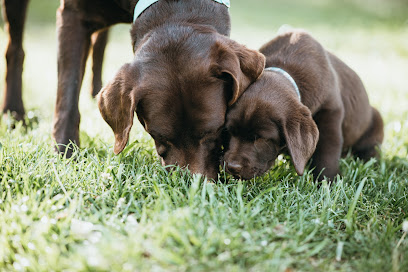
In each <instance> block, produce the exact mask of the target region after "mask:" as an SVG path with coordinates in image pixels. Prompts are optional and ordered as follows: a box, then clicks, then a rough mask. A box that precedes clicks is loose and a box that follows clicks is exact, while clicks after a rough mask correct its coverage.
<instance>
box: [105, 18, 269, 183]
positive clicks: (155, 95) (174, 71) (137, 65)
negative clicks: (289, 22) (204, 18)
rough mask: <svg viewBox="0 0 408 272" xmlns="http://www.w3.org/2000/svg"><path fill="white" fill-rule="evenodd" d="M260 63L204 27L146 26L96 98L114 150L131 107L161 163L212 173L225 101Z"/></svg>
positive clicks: (125, 131)
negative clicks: (129, 57)
mask: <svg viewBox="0 0 408 272" xmlns="http://www.w3.org/2000/svg"><path fill="white" fill-rule="evenodd" d="M264 62H265V59H264V56H263V55H262V54H260V53H258V52H257V51H253V50H249V49H247V48H246V47H244V46H242V45H240V44H238V43H236V42H234V41H232V40H230V39H229V38H227V37H225V36H222V35H220V34H217V33H215V32H214V31H211V30H209V29H205V28H203V29H197V28H193V27H191V26H185V27H183V26H167V27H165V28H162V29H159V30H157V31H155V32H154V33H150V34H149V36H148V37H147V38H146V39H145V40H144V41H143V42H142V43H141V44H140V45H139V47H138V48H136V50H135V59H134V61H133V62H132V63H129V64H125V65H124V66H123V67H122V68H121V69H120V70H119V72H118V73H117V75H116V76H115V77H114V79H113V80H112V81H111V82H110V83H109V84H108V85H107V86H106V87H105V88H103V89H102V91H101V92H100V94H99V97H98V103H99V109H100V111H101V113H102V116H103V118H104V119H105V120H106V122H107V123H108V124H109V125H110V126H111V128H112V129H113V132H114V134H115V147H114V152H115V154H118V153H120V152H121V151H122V150H123V148H124V147H125V145H126V143H127V141H128V138H129V132H130V129H131V127H132V124H133V115H134V112H135V111H136V113H137V116H138V119H139V121H140V122H141V123H142V125H143V126H144V128H145V129H146V131H147V132H148V133H149V134H150V135H151V136H152V137H153V139H154V141H155V144H156V150H157V153H158V155H159V156H160V157H161V159H162V164H163V165H175V164H177V165H179V166H181V167H187V166H188V168H189V169H190V170H191V171H192V172H194V173H201V174H204V175H206V176H208V177H209V178H216V177H217V172H218V166H219V160H220V150H221V144H222V143H221V140H222V139H221V138H222V137H221V134H222V133H221V132H222V130H223V127H224V123H225V115H226V111H227V107H228V105H232V104H234V103H235V102H236V101H237V99H238V98H239V97H240V96H241V94H242V93H243V92H244V90H245V89H246V88H247V87H248V86H249V84H251V83H252V82H254V81H255V80H256V79H257V78H258V77H259V75H260V74H261V73H262V70H263V66H264Z"/></svg>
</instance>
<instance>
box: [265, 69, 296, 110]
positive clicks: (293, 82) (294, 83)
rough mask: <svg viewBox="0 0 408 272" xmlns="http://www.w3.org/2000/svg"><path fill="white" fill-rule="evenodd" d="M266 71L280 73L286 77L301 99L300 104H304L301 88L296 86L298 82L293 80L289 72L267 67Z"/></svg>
mask: <svg viewBox="0 0 408 272" xmlns="http://www.w3.org/2000/svg"><path fill="white" fill-rule="evenodd" d="M265 71H271V72H275V73H278V74H281V75H282V76H284V77H285V78H286V79H287V80H288V81H289V82H290V83H291V84H292V86H293V91H294V92H295V93H296V95H297V97H298V98H299V102H302V96H301V95H300V91H299V87H298V85H297V84H296V81H295V80H294V79H293V77H292V76H291V75H290V74H289V73H288V72H286V71H285V70H283V69H282V68H279V67H267V68H265Z"/></svg>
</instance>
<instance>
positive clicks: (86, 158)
mask: <svg viewBox="0 0 408 272" xmlns="http://www.w3.org/2000/svg"><path fill="white" fill-rule="evenodd" d="M231 2H232V8H231V16H232V37H233V38H234V39H235V40H237V41H239V42H241V43H244V44H246V45H248V46H249V47H251V48H259V47H260V46H261V45H262V44H263V43H265V42H267V41H268V40H270V39H271V38H273V37H274V36H275V35H276V33H277V31H278V30H279V28H280V27H281V26H282V25H284V24H287V25H290V26H292V27H300V28H304V29H306V30H308V31H309V32H310V33H312V34H313V35H314V36H315V37H316V38H317V39H318V40H319V41H321V43H322V44H323V45H324V46H325V47H326V48H328V49H329V50H330V51H332V52H334V53H335V54H336V55H338V56H339V57H340V58H342V59H343V60H344V61H345V62H346V63H347V64H349V66H350V67H352V68H353V69H354V70H355V71H357V73H358V74H359V75H360V76H361V78H362V80H363V82H364V84H365V86H366V88H367V91H368V95H369V98H370V101H371V103H372V104H373V105H374V106H375V107H377V108H378V109H379V110H380V112H381V113H382V115H383V118H384V121H385V141H384V144H383V146H382V158H381V159H380V160H378V161H376V160H372V161H369V162H368V163H362V162H361V161H358V160H356V159H354V158H350V157H348V158H346V159H344V160H342V161H341V170H342V176H339V177H338V179H337V182H336V183H334V184H332V185H330V186H328V185H327V183H326V182H325V181H323V183H322V184H321V186H318V185H317V184H316V183H315V182H313V180H312V178H311V175H309V174H307V173H306V174H305V175H304V176H302V177H299V176H297V175H296V172H295V171H294V168H293V167H292V165H291V163H290V161H289V159H288V158H286V157H280V159H279V160H278V162H277V164H276V165H275V167H274V168H273V169H271V171H270V172H268V173H267V174H266V175H265V176H263V177H259V178H256V179H253V180H251V181H240V180H235V179H233V178H231V177H229V176H227V175H226V174H225V173H224V172H222V173H221V174H220V181H216V182H213V183H208V182H206V180H205V179H204V178H203V177H200V176H198V175H190V174H189V173H187V172H185V171H182V170H176V171H174V172H172V173H168V172H166V170H165V169H164V168H163V167H161V165H160V163H159V161H158V159H157V157H156V153H155V149H154V144H153V141H152V139H151V137H150V136H149V135H148V134H147V133H146V132H144V130H143V129H142V127H141V126H140V125H139V123H138V122H137V121H136V123H137V124H135V126H134V128H133V130H132V133H131V138H130V139H131V144H130V145H129V146H128V147H127V148H126V150H125V151H124V152H123V153H122V154H121V155H119V156H114V154H113V133H112V131H111V129H110V128H109V126H108V125H107V124H106V123H105V122H104V121H103V119H102V118H101V116H100V113H99V111H98V109H97V106H96V103H95V101H94V100H93V99H92V98H91V97H90V94H89V91H88V90H89V88H90V73H89V69H88V70H87V73H86V75H85V79H84V84H83V89H82V93H81V97H80V111H81V135H80V139H81V148H80V149H78V150H77V151H76V155H77V156H76V159H75V160H71V159H63V158H61V157H60V156H58V155H56V154H55V153H54V152H53V148H52V144H53V142H52V139H51V128H52V127H51V126H52V115H53V111H54V103H55V98H56V95H55V93H56V91H55V90H56V84H57V83H56V75H57V73H56V34H55V25H54V19H55V15H54V14H55V13H54V11H55V8H56V7H57V6H58V1H56V0H53V1H32V3H31V5H30V9H29V12H30V13H29V18H28V22H27V32H26V36H25V51H26V62H25V67H24V77H23V81H24V102H25V106H26V109H27V112H28V114H27V121H28V128H27V129H25V128H22V127H21V125H17V128H16V129H14V130H11V129H10V123H9V122H8V121H7V120H5V119H3V120H2V121H1V123H0V271H52V270H54V271H63V270H64V271H151V270H152V271H408V237H407V232H408V158H407V156H408V82H407V80H408V79H407V71H408V15H407V14H408V5H407V4H404V1H402V0H401V1H399V0H394V1H387V0H358V1H352V0H344V1H335V0H311V1H305V0H304V1H302V0H293V1H284V0H274V1H272V0H251V1H246V0H240V1H239V0H235V1H231ZM45 3H48V4H45ZM128 31H129V26H128V25H120V26H116V27H114V29H113V33H112V35H111V38H110V43H109V45H108V48H107V52H106V58H105V66H104V73H103V74H104V79H105V81H106V80H108V79H109V78H111V77H112V76H113V75H114V73H115V72H116V71H117V69H118V68H119V67H120V66H121V65H123V64H124V63H125V62H129V61H130V60H131V59H132V50H131V45H130V38H129V33H128ZM5 41H6V35H5V32H4V30H3V28H1V30H0V51H1V52H4V49H5V46H6V42H5ZM4 75H5V60H4V58H0V77H1V78H2V80H1V81H0V90H3V88H4V81H3V78H4ZM1 96H2V94H0V97H1ZM404 229H405V232H404Z"/></svg>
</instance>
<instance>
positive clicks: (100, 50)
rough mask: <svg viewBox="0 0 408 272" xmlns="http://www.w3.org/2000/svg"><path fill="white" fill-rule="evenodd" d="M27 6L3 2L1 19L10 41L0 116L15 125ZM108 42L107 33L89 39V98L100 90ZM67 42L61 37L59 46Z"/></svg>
mask: <svg viewBox="0 0 408 272" xmlns="http://www.w3.org/2000/svg"><path fill="white" fill-rule="evenodd" d="M28 2H29V1H28V0H3V1H2V12H3V18H4V21H5V26H6V27H5V28H6V30H7V32H8V37H9V41H8V44H7V49H6V61H7V70H6V84H5V90H4V98H3V103H2V107H1V112H2V113H4V114H7V113H10V114H11V115H12V116H13V118H14V119H16V120H18V121H21V120H24V115H25V109H24V104H23V99H22V72H23V62H24V50H23V33H24V24H25V19H26V13H27V5H28ZM65 2H69V1H65ZM71 2H72V1H71ZM107 38H108V30H102V31H98V32H95V33H94V35H93V36H92V42H91V46H92V48H93V50H92V52H93V53H92V59H93V66H92V72H93V79H92V88H91V94H92V96H96V95H97V93H98V92H99V90H100V89H101V86H102V79H101V74H102V62H103V56H104V52H105V47H106V43H107ZM68 40H69V36H66V37H64V41H62V42H64V43H65V44H64V45H62V46H71V45H72V44H71V43H68ZM85 55H86V56H85V59H86V57H87V56H88V53H87V52H86V54H85ZM61 57H62V56H61ZM60 70H61V71H64V70H65V69H64V67H60ZM65 73H66V71H65ZM72 106H74V105H72ZM58 112H59V108H58V107H57V109H56V115H57V116H58V115H59V114H58ZM72 140H75V139H72Z"/></svg>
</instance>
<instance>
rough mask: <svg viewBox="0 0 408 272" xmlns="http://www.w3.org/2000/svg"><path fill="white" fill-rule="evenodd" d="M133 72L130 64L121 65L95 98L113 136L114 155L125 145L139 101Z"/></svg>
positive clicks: (133, 69) (133, 68)
mask: <svg viewBox="0 0 408 272" xmlns="http://www.w3.org/2000/svg"><path fill="white" fill-rule="evenodd" d="M135 70H136V68H135V67H133V66H132V64H129V63H127V64H125V65H123V66H122V67H121V68H120V69H119V71H118V72H117V74H116V75H115V77H114V78H113V79H112V80H111V81H110V82H109V83H108V84H107V85H106V86H105V87H104V88H102V90H101V91H100V92H99V94H98V96H97V99H98V106H99V111H100V112H101V114H102V117H103V119H105V121H106V122H107V123H108V124H109V126H110V127H111V128H112V130H113V133H114V134H115V146H114V149H113V152H114V153H115V154H118V153H120V152H121V151H122V150H123V149H124V148H125V146H126V144H127V141H128V139H129V133H130V129H131V128H132V125H133V116H134V112H135V110H136V106H137V104H138V101H139V99H140V98H139V97H140V94H139V93H138V92H137V88H136V86H137V82H136V80H137V79H136V78H137V75H136V71H135Z"/></svg>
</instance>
